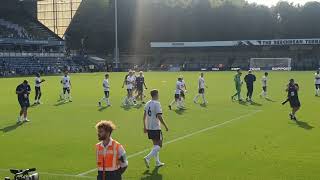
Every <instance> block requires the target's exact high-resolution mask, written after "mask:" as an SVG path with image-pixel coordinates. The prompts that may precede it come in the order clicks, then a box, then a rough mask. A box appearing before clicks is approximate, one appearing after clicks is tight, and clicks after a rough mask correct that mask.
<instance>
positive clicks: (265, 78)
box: [260, 72, 269, 98]
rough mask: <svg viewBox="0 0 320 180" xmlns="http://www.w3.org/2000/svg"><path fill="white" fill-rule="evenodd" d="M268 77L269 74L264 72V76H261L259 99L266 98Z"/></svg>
mask: <svg viewBox="0 0 320 180" xmlns="http://www.w3.org/2000/svg"><path fill="white" fill-rule="evenodd" d="M268 76H269V73H268V72H265V73H264V76H262V79H261V84H262V92H261V93H260V97H261V98H268V95H267V86H268Z"/></svg>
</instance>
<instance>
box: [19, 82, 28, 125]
mask: <svg viewBox="0 0 320 180" xmlns="http://www.w3.org/2000/svg"><path fill="white" fill-rule="evenodd" d="M30 92H31V88H30V85H29V83H28V81H27V80H24V81H23V83H21V84H20V85H18V86H17V88H16V94H17V95H18V102H19V104H20V107H21V110H20V116H19V117H18V121H17V123H20V122H22V121H24V122H29V120H28V117H27V116H28V108H29V107H30V101H29V94H30Z"/></svg>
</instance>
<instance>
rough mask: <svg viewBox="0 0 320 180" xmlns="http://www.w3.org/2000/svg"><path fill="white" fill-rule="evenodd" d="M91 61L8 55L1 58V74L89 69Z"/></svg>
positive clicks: (54, 72) (28, 73)
mask: <svg viewBox="0 0 320 180" xmlns="http://www.w3.org/2000/svg"><path fill="white" fill-rule="evenodd" d="M89 64H90V63H89V62H88V61H86V60H83V59H78V58H53V57H41V58H39V57H8V58H0V74H1V75H2V76H9V75H17V74H19V75H30V74H34V73H36V72H41V73H44V74H56V73H61V72H62V71H64V70H68V71H70V72H84V71H88V68H89Z"/></svg>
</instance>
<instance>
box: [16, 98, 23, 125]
mask: <svg viewBox="0 0 320 180" xmlns="http://www.w3.org/2000/svg"><path fill="white" fill-rule="evenodd" d="M19 104H20V112H19V117H18V119H17V123H20V122H21V121H22V120H23V112H24V109H23V108H24V107H23V106H24V105H23V103H22V101H21V100H19Z"/></svg>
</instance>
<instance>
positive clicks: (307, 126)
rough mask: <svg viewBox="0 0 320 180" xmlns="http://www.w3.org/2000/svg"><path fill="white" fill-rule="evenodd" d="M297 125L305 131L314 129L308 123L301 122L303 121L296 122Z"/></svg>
mask: <svg viewBox="0 0 320 180" xmlns="http://www.w3.org/2000/svg"><path fill="white" fill-rule="evenodd" d="M296 123H297V125H298V126H299V127H301V128H303V129H305V130H311V129H313V128H314V127H313V126H311V125H310V124H309V123H307V122H303V121H299V120H297V122H296Z"/></svg>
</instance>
